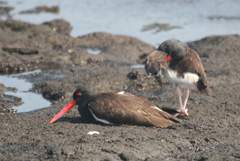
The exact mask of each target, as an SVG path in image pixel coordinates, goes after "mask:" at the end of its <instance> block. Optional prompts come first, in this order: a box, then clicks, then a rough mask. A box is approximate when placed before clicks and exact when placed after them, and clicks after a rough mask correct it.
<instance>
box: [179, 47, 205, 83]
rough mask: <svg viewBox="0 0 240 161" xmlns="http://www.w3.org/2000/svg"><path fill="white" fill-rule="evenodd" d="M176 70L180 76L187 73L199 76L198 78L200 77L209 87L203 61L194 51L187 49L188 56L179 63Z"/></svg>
mask: <svg viewBox="0 0 240 161" xmlns="http://www.w3.org/2000/svg"><path fill="white" fill-rule="evenodd" d="M176 69H177V70H178V73H179V74H183V73H186V72H191V73H196V74H198V76H199V77H200V80H201V81H202V82H203V84H204V85H205V86H206V87H207V78H206V73H205V69H204V67H203V65H202V61H201V59H200V57H199V55H198V54H197V52H196V51H194V50H193V49H191V48H187V55H186V56H185V58H184V59H183V60H181V61H180V62H179V63H178V65H177V67H176Z"/></svg>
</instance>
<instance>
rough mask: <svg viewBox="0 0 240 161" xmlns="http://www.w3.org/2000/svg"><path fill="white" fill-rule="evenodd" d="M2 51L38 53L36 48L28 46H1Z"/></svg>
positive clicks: (27, 53)
mask: <svg viewBox="0 0 240 161" xmlns="http://www.w3.org/2000/svg"><path fill="white" fill-rule="evenodd" d="M2 50H3V51H6V52H9V53H17V54H20V55H35V54H38V50H36V49H30V48H21V47H8V46H5V47H2Z"/></svg>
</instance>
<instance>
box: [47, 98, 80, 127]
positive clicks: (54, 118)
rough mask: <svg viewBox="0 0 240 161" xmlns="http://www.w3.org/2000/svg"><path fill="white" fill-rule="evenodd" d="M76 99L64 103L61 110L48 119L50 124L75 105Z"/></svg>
mask: <svg viewBox="0 0 240 161" xmlns="http://www.w3.org/2000/svg"><path fill="white" fill-rule="evenodd" d="M76 103H77V102H76V100H72V101H70V102H69V103H68V104H66V105H65V106H64V107H63V109H62V110H61V111H59V112H58V113H57V114H56V115H55V116H54V117H53V118H52V119H51V121H49V124H52V123H54V122H56V121H57V120H58V119H59V118H61V117H62V116H63V115H64V114H65V113H67V112H68V111H70V110H71V109H72V108H73V107H74V106H75V105H76Z"/></svg>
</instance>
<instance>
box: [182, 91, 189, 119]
mask: <svg viewBox="0 0 240 161" xmlns="http://www.w3.org/2000/svg"><path fill="white" fill-rule="evenodd" d="M189 95H190V90H189V89H187V91H186V97H185V100H184V103H183V111H184V114H185V115H186V116H188V109H187V108H186V106H187V102H188V98H189Z"/></svg>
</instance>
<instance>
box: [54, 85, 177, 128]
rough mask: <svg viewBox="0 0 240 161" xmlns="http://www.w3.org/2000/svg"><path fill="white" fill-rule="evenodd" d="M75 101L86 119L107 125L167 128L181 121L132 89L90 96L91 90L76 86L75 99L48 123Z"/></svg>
mask: <svg viewBox="0 0 240 161" xmlns="http://www.w3.org/2000/svg"><path fill="white" fill-rule="evenodd" d="M76 104H77V105H78V110H79V113H80V115H81V118H82V119H83V120H86V121H97V122H99V123H103V124H108V125H113V124H132V125H143V126H156V127H160V128H165V127H168V126H170V125H172V124H173V123H174V122H178V120H177V119H176V118H175V117H173V116H172V115H170V114H168V113H167V112H164V111H162V110H161V109H159V108H158V107H157V106H155V105H153V104H152V103H151V102H150V101H148V100H147V99H145V98H143V97H140V96H135V95H133V94H131V93H127V92H123V91H122V92H118V93H102V94H97V95H92V96H91V95H89V94H88V92H86V91H83V90H80V89H77V90H76V91H75V92H74V94H73V100H72V101H70V102H69V103H68V104H67V105H66V106H65V107H64V108H63V109H62V110H61V111H60V112H59V113H57V114H56V115H55V116H54V117H53V119H51V121H50V122H49V123H50V124H51V123H54V122H55V121H57V120H58V119H59V118H60V117H62V115H63V114H64V113H66V112H68V111H70V109H72V108H73V107H74V105H76Z"/></svg>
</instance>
